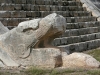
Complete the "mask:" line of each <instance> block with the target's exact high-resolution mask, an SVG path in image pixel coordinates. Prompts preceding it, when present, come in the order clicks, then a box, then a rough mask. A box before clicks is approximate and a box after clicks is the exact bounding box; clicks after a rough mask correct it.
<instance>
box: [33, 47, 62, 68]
mask: <svg viewBox="0 0 100 75" xmlns="http://www.w3.org/2000/svg"><path fill="white" fill-rule="evenodd" d="M32 64H33V65H34V66H39V67H47V68H55V67H59V66H62V57H61V51H60V50H59V49H56V48H39V49H32Z"/></svg>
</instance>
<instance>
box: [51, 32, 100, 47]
mask: <svg viewBox="0 0 100 75" xmlns="http://www.w3.org/2000/svg"><path fill="white" fill-rule="evenodd" d="M95 39H100V32H99V33H92V34H86V35H80V36H70V37H61V38H55V39H54V40H53V42H52V44H53V45H54V46H60V45H68V44H73V43H79V42H85V41H89V40H95Z"/></svg>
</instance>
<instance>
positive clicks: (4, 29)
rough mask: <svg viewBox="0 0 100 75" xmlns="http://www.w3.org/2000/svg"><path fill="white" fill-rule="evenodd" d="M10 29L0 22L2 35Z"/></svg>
mask: <svg viewBox="0 0 100 75" xmlns="http://www.w3.org/2000/svg"><path fill="white" fill-rule="evenodd" d="M8 31H9V29H8V28H7V27H5V26H4V25H3V24H2V23H1V22H0V35H1V34H4V33H6V32H8Z"/></svg>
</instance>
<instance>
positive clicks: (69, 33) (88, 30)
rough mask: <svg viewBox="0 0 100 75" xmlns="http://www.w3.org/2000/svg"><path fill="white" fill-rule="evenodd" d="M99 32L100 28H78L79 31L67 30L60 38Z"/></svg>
mask: <svg viewBox="0 0 100 75" xmlns="http://www.w3.org/2000/svg"><path fill="white" fill-rule="evenodd" d="M99 31H100V27H87V28H80V29H69V30H66V31H65V33H63V34H62V37H70V36H79V35H86V34H92V33H97V32H99Z"/></svg>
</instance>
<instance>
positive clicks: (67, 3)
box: [35, 0, 82, 6]
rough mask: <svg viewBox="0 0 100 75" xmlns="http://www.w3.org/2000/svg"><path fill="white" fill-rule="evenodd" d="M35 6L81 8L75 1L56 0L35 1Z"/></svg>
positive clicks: (79, 3)
mask: <svg viewBox="0 0 100 75" xmlns="http://www.w3.org/2000/svg"><path fill="white" fill-rule="evenodd" d="M35 4H36V5H60V6H81V5H82V3H81V2H76V1H67V0H66V1H62V0H57V1H53V0H46V1H43V0H36V1H35Z"/></svg>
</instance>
